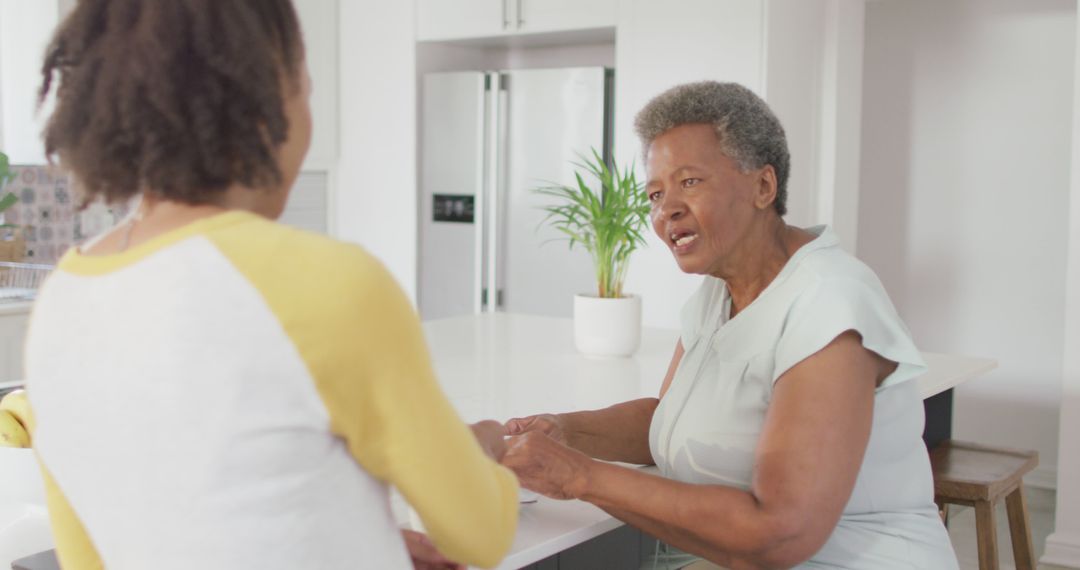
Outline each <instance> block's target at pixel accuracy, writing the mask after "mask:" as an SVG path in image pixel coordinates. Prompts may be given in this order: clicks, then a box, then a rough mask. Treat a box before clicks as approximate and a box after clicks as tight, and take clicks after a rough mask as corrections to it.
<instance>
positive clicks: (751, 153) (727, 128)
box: [634, 81, 791, 216]
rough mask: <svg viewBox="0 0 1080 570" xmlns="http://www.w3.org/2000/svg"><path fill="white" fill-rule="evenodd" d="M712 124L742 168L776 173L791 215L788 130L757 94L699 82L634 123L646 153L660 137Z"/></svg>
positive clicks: (779, 201)
mask: <svg viewBox="0 0 1080 570" xmlns="http://www.w3.org/2000/svg"><path fill="white" fill-rule="evenodd" d="M700 123H703V124H709V125H713V127H715V129H716V136H717V138H718V139H719V140H720V146H721V148H722V149H723V151H724V154H726V155H727V156H728V157H730V158H731V159H732V160H734V161H735V162H737V163H738V164H739V168H741V169H743V170H750V169H754V168H761V167H763V166H765V165H766V164H770V165H772V167H773V169H775V170H776V201H775V202H773V206H774V207H775V208H776V212H777V213H778V214H780V215H781V216H783V215H784V214H786V213H787V181H788V175H789V174H790V172H791V155H790V154H789V153H788V146H787V138H786V137H785V136H784V127H783V126H781V125H780V120H779V119H777V118H776V115H774V114H773V112H772V110H771V109H769V106H768V105H767V104H766V103H765V101H763V100H762V99H761V97H758V96H757V95H755V94H754V92H753V91H751V90H749V89H747V88H746V87H743V86H742V85H739V84H738V83H719V82H716V81H700V82H697V83H685V84H683V85H678V86H675V87H672V88H671V89H668V90H667V91H665V92H663V93H661V94H660V95H657V96H656V97H654V98H653V99H652V100H651V101H649V102H648V104H646V105H645V107H644V108H643V109H641V111H639V112H638V114H637V117H636V118H635V119H634V130H636V131H637V135H638V137H639V138H640V139H641V146H642V149H643V152H644V153H645V154H646V155H648V153H649V147H650V146H651V145H652V143H653V141H654V140H655V139H656V137H658V136H660V135H661V134H663V133H665V132H667V131H668V130H670V129H673V128H675V127H678V126H680V125H687V124H700Z"/></svg>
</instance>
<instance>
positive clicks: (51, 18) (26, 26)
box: [0, 0, 59, 164]
mask: <svg viewBox="0 0 1080 570" xmlns="http://www.w3.org/2000/svg"><path fill="white" fill-rule="evenodd" d="M58 14H59V4H58V2H56V1H55V0H52V1H45V0H34V1H32V2H26V1H24V0H0V150H3V151H4V152H5V153H7V155H8V156H9V157H10V159H11V162H12V163H13V164H44V163H45V151H44V147H43V145H42V143H41V131H42V129H43V128H44V125H45V118H46V117H48V116H49V113H50V110H49V107H48V106H46V107H45V108H43V109H42V111H41V113H40V114H38V113H37V92H38V88H39V87H40V86H41V73H40V70H41V63H42V60H43V58H44V55H45V48H46V47H47V46H48V43H49V40H50V39H51V38H52V33H53V29H54V28H55V27H56V23H57V18H58Z"/></svg>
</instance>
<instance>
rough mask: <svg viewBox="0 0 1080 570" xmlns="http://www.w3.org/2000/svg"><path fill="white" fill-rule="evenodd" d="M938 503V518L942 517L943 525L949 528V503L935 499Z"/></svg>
mask: <svg viewBox="0 0 1080 570" xmlns="http://www.w3.org/2000/svg"><path fill="white" fill-rule="evenodd" d="M934 502H935V503H937V511H938V516H940V517H941V524H943V525H945V528H949V503H946V502H945V501H940V500H937V499H935V500H934Z"/></svg>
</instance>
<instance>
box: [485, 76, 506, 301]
mask: <svg viewBox="0 0 1080 570" xmlns="http://www.w3.org/2000/svg"><path fill="white" fill-rule="evenodd" d="M500 79H501V77H500V75H499V74H498V73H490V74H488V82H487V84H488V91H487V97H488V108H487V112H488V117H487V118H488V123H487V127H488V131H487V136H486V137H485V140H486V148H485V149H484V161H485V162H486V164H487V171H486V173H485V176H484V210H485V211H484V213H483V216H484V218H485V220H484V226H485V227H484V234H483V235H484V240H483V241H484V242H486V244H487V248H486V250H487V251H486V252H485V253H486V255H485V256H484V260H485V263H484V264H483V265H484V266H486V268H487V275H485V276H484V286H483V288H485V289H487V291H489V292H494V291H497V290H498V278H499V215H498V212H499V186H500V180H499V176H500V175H501V171H502V169H501V168H499V159H500V154H501V153H500V152H499V146H500V144H499V142H500V135H501V129H502V126H501V124H500V119H501V116H500V115H501V109H502V106H503V103H502V101H500V99H501V92H502V90H501V87H500ZM497 309H498V303H496V299H495V295H492V294H488V295H484V307H483V310H484V311H485V312H489V313H494V312H495V311H496V310H497Z"/></svg>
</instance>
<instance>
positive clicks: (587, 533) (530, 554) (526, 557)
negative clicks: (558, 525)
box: [495, 516, 626, 570]
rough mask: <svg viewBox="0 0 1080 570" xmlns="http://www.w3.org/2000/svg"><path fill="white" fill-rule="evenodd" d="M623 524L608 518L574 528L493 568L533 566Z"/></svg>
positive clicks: (508, 558) (516, 553)
mask: <svg viewBox="0 0 1080 570" xmlns="http://www.w3.org/2000/svg"><path fill="white" fill-rule="evenodd" d="M625 524H626V523H624V522H622V521H620V520H619V519H617V518H615V517H611V516H609V517H608V518H606V519H602V520H599V521H596V522H594V523H592V524H590V525H588V526H582V527H578V528H575V529H574V530H572V531H571V532H568V533H565V534H562V535H559V536H558V537H557V538H555V539H553V540H548V541H546V542H541V543H537V544H531V545H529V546H528V547H527V548H525V549H523V550H519V551H517V552H512V553H511V554H509V555H507V557H506V558H504V559H503V561H502V562H501V563H500V564H499V565H498V566H496V567H495V568H496V570H512V569H516V568H522V567H524V566H528V565H530V564H535V563H537V562H539V561H541V560H543V559H545V558H547V557H549V556H554V555H556V554H558V553H560V552H563V551H565V550H568V549H570V548H573V547H575V546H578V545H579V544H583V543H585V542H587V541H589V540H591V539H593V538H596V537H598V536H600V535H602V534H604V533H607V532H611V531H613V530H615V529H617V528H619V527H621V526H624V525H625Z"/></svg>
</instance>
